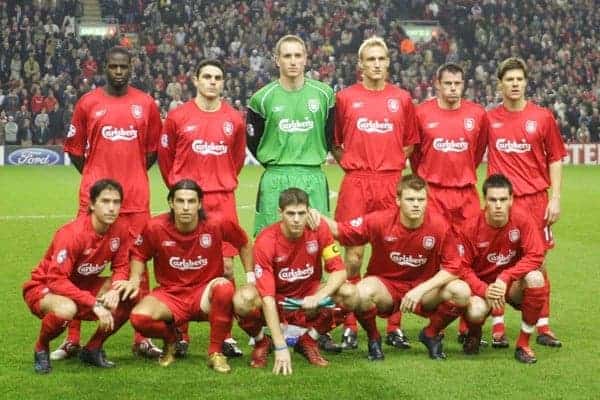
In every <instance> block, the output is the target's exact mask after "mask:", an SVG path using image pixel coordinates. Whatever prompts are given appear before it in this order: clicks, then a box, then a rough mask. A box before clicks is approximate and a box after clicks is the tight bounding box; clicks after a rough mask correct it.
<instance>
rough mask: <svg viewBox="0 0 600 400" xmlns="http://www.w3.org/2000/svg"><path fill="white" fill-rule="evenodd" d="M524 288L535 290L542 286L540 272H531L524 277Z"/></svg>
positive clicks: (542, 278) (542, 281)
mask: <svg viewBox="0 0 600 400" xmlns="http://www.w3.org/2000/svg"><path fill="white" fill-rule="evenodd" d="M524 280H525V287H528V288H537V287H542V286H544V275H543V274H542V273H541V272H540V271H531V272H528V273H527V275H525V278H524Z"/></svg>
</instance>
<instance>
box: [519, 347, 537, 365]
mask: <svg viewBox="0 0 600 400" xmlns="http://www.w3.org/2000/svg"><path fill="white" fill-rule="evenodd" d="M515 358H516V359H517V361H520V362H522V363H525V364H535V363H536V362H537V358H535V354H534V353H533V351H532V350H531V349H530V348H529V347H517V348H516V349H515Z"/></svg>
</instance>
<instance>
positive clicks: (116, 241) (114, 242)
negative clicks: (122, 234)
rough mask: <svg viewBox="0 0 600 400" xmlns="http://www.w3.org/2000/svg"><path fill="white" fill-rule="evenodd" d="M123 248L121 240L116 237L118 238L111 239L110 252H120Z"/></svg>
mask: <svg viewBox="0 0 600 400" xmlns="http://www.w3.org/2000/svg"><path fill="white" fill-rule="evenodd" d="M120 246H121V239H120V238H118V237H116V238H112V239H110V251H112V252H113V253H114V252H115V251H117V250H119V247H120Z"/></svg>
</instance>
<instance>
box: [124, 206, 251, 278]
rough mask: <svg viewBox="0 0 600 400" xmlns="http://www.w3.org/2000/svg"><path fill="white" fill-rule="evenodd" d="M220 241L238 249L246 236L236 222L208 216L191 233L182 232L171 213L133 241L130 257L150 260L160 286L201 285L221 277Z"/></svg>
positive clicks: (158, 219)
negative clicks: (176, 225)
mask: <svg viewBox="0 0 600 400" xmlns="http://www.w3.org/2000/svg"><path fill="white" fill-rule="evenodd" d="M223 241H227V242H229V243H231V244H233V245H234V246H235V247H236V248H237V249H240V248H241V247H242V246H244V245H245V244H246V243H248V236H247V235H246V232H244V230H243V229H242V228H241V227H240V226H239V225H238V224H236V223H235V222H232V221H229V220H223V221H221V220H218V219H211V218H210V216H209V217H208V219H207V220H205V221H202V222H200V223H199V224H198V226H197V227H196V229H195V230H194V231H193V232H189V233H181V232H179V231H178V230H177V228H175V224H174V223H173V222H172V221H171V216H170V214H161V215H158V216H156V217H154V218H152V219H151V220H150V221H149V222H148V225H146V227H145V228H144V230H143V232H142V234H141V235H140V236H138V238H137V239H136V240H135V242H134V246H133V247H132V250H131V253H132V254H131V257H132V258H134V259H136V260H139V261H142V262H146V261H148V260H150V259H153V260H154V275H155V276H156V281H157V282H158V283H159V285H160V286H163V287H190V286H202V285H205V284H207V283H208V282H210V281H211V280H213V279H215V278H218V277H222V276H223V252H222V250H221V246H222V242H223Z"/></svg>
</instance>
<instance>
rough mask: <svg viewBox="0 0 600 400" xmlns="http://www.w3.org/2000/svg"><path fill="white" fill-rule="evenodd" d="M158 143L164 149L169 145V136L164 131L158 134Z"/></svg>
mask: <svg viewBox="0 0 600 400" xmlns="http://www.w3.org/2000/svg"><path fill="white" fill-rule="evenodd" d="M160 145H161V146H162V147H164V148H165V149H166V148H167V147H169V136H168V135H167V134H166V133H163V134H162V135H161V136H160Z"/></svg>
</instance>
